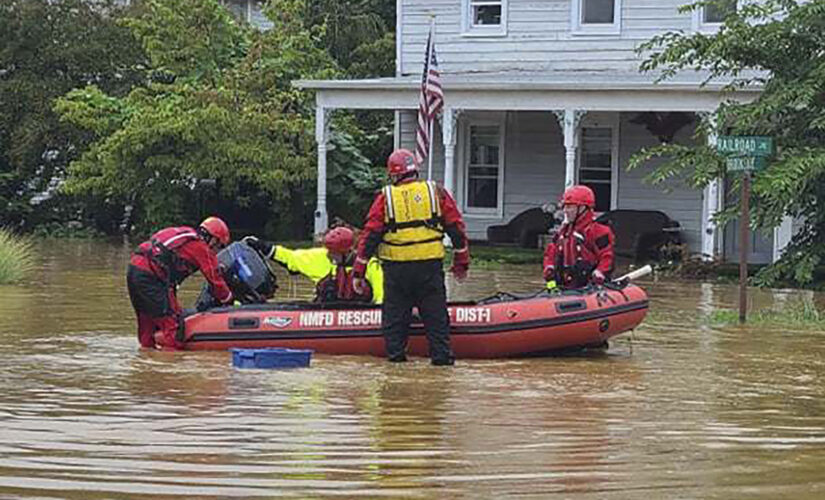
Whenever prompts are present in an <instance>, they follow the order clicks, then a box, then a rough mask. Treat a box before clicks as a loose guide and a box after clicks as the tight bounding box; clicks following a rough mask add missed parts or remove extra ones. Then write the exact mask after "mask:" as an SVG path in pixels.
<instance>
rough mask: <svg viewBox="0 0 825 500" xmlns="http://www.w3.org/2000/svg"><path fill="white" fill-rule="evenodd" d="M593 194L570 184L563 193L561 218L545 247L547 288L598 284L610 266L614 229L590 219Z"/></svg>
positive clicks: (594, 201) (608, 273) (585, 187)
mask: <svg viewBox="0 0 825 500" xmlns="http://www.w3.org/2000/svg"><path fill="white" fill-rule="evenodd" d="M595 206H596V197H595V196H594V194H593V191H592V190H591V189H590V188H589V187H587V186H581V185H579V186H571V187H569V188H567V189H566V190H565V191H564V195H563V196H562V210H563V211H564V222H563V223H562V225H561V228H560V229H559V230H558V232H557V233H556V235H555V237H554V238H553V241H551V242H550V243H549V244H548V245H547V249H545V251H544V279H545V280H546V281H547V288H549V289H551V290H552V289H555V288H557V287H561V288H562V289H571V288H582V287H585V286H587V285H588V284H591V283H592V284H597V285H601V284H602V283H604V281H605V280H606V279H608V278H609V277H610V273H611V271H612V270H613V242H614V237H613V230H612V229H610V226H607V225H605V224H600V223H598V222H596V221H594V220H593V209H594V208H595Z"/></svg>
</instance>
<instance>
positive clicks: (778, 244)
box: [772, 215, 793, 262]
mask: <svg viewBox="0 0 825 500" xmlns="http://www.w3.org/2000/svg"><path fill="white" fill-rule="evenodd" d="M791 236H793V218H791V217H788V216H787V215H786V216H785V217H782V222H781V223H780V224H779V225H778V226H776V227H775V228H773V259H772V261H773V262H776V261H777V260H779V258H780V257H782V252H784V251H785V247H786V246H788V243H790V242H791Z"/></svg>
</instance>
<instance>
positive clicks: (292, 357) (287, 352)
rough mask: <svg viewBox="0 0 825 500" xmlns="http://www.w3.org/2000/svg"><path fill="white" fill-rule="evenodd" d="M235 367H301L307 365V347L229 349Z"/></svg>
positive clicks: (309, 352) (310, 352)
mask: <svg viewBox="0 0 825 500" xmlns="http://www.w3.org/2000/svg"><path fill="white" fill-rule="evenodd" d="M230 351H231V352H232V365H233V366H235V368H303V367H307V366H309V360H310V359H311V358H312V351H311V350H308V349H283V348H279V347H275V348H270V349H230Z"/></svg>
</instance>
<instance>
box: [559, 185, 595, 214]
mask: <svg viewBox="0 0 825 500" xmlns="http://www.w3.org/2000/svg"><path fill="white" fill-rule="evenodd" d="M561 202H562V205H582V206H585V207H590V208H596V195H594V194H593V190H592V189H590V188H589V187H587V186H583V185H578V186H570V187H569V188H567V189H565V190H564V195H563V196H562V199H561Z"/></svg>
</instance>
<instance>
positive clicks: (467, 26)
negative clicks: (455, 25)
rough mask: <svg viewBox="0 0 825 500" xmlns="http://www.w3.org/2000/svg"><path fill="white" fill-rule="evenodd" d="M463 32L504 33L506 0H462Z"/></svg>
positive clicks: (474, 33) (505, 31) (505, 29)
mask: <svg viewBox="0 0 825 500" xmlns="http://www.w3.org/2000/svg"><path fill="white" fill-rule="evenodd" d="M462 10H463V13H464V15H463V19H464V23H463V25H464V34H470V35H482V36H484V35H504V34H506V33H507V0H464V1H463V2H462Z"/></svg>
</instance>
